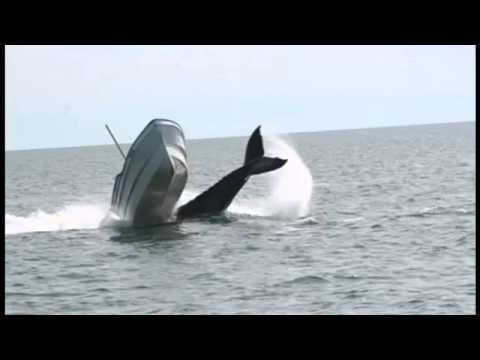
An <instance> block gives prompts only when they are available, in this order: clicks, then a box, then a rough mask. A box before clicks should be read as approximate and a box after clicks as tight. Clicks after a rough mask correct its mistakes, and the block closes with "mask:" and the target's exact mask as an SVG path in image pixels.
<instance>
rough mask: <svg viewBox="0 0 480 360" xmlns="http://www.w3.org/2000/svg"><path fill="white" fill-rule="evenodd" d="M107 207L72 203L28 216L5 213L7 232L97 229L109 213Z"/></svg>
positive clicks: (38, 211)
mask: <svg viewBox="0 0 480 360" xmlns="http://www.w3.org/2000/svg"><path fill="white" fill-rule="evenodd" d="M107 210H108V209H107V207H106V206H102V205H98V204H89V205H85V204H72V205H67V206H65V207H63V208H62V209H61V210H59V211H57V212H53V213H48V212H45V211H42V210H37V211H35V212H33V213H31V214H29V215H27V216H15V215H11V214H6V215H5V234H18V233H26V232H36V231H59V230H70V229H95V228H97V227H98V226H99V225H100V222H101V221H102V219H103V217H104V216H105V214H106V213H107Z"/></svg>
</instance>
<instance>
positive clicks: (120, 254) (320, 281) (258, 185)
mask: <svg viewBox="0 0 480 360" xmlns="http://www.w3.org/2000/svg"><path fill="white" fill-rule="evenodd" d="M264 135H265V148H266V152H267V153H269V154H272V155H276V156H281V157H286V158H288V159H289V161H288V163H287V164H286V165H285V167H284V168H282V169H280V170H278V171H275V172H272V173H270V174H265V175H259V176H254V177H252V178H251V179H250V180H249V182H248V184H247V185H246V186H245V187H244V188H243V189H242V191H241V192H240V193H239V195H238V197H237V198H236V199H235V201H234V203H233V204H232V205H231V207H230V208H229V210H228V211H227V212H226V213H225V215H223V216H214V217H210V218H206V219H202V220H189V221H184V222H181V223H176V224H168V225H162V226H158V227H154V228H149V229H142V230H135V229H129V228H115V227H107V228H101V227H99V224H100V221H101V220H102V218H103V216H104V215H105V214H106V212H107V210H108V205H109V202H110V195H111V191H112V187H113V178H114V176H115V175H116V174H117V173H118V172H119V171H120V169H121V166H122V158H121V157H120V155H119V153H118V152H117V150H116V148H115V147H114V146H113V145H112V146H111V145H108V146H93V147H80V148H67V149H44V150H28V151H12V152H6V153H5V160H6V164H5V171H6V179H5V180H6V183H5V307H6V309H5V310H6V313H7V314H473V313H474V312H475V123H474V122H469V123H456V124H437V125H423V126H410V127H392V128H379V129H362V130H345V131H330V132H317V133H302V134H290V135H286V136H282V137H278V136H268V135H269V134H264ZM134 136H135V135H132V137H134ZM187 137H188V134H187ZM246 141H247V138H246V137H244V138H223V139H205V140H191V141H188V142H187V151H188V154H189V159H188V160H189V164H190V177H189V181H188V184H187V188H186V190H185V192H184V194H183V196H182V199H181V200H180V203H182V202H185V201H186V200H188V199H189V198H192V197H193V196H195V195H196V194H198V193H199V192H200V191H202V190H204V189H206V188H207V187H208V186H210V185H212V184H213V183H214V182H215V181H217V180H218V179H220V178H221V177H222V176H223V175H225V174H226V173H227V172H229V171H231V170H233V169H234V168H235V167H236V166H239V165H240V164H241V163H242V161H243V157H244V151H245V145H246ZM124 148H125V150H127V149H128V145H125V146H124Z"/></svg>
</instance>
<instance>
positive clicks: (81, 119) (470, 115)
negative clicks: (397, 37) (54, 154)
mask: <svg viewBox="0 0 480 360" xmlns="http://www.w3.org/2000/svg"><path fill="white" fill-rule="evenodd" d="M5 76H6V79H5V90H6V94H5V105H6V109H5V116H6V118H5V145H6V149H7V150H14V149H30V148H54V147H67V146H81V145H94V144H107V143H111V141H110V138H109V137H108V134H107V132H106V131H105V129H104V124H105V123H108V124H109V125H110V127H111V129H112V131H113V132H114V133H115V135H116V136H117V138H118V141H119V142H120V143H130V142H132V141H133V140H134V139H135V137H136V136H137V135H138V133H139V132H140V131H141V130H142V128H143V127H144V126H145V125H146V123H147V122H148V121H149V120H151V119H153V118H170V119H173V120H175V121H177V122H178V123H180V125H181V126H182V127H183V129H184V130H185V133H186V136H187V138H205V137H223V136H247V135H249V133H250V132H251V131H252V130H253V129H254V128H255V127H256V126H257V125H259V124H262V125H263V129H264V133H286V132H301V131H321V130H332V129H350V128H368V127H378V126H393V125H409V124H426V123H440V122H459V121H474V120H475V47H474V46H101V45H96V46H6V49H5Z"/></svg>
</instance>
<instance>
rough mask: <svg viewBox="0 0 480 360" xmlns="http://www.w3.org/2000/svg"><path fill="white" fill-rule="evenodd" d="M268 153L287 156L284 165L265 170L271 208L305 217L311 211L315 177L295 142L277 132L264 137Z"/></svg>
mask: <svg viewBox="0 0 480 360" xmlns="http://www.w3.org/2000/svg"><path fill="white" fill-rule="evenodd" d="M265 153H266V155H269V156H278V157H280V158H285V159H288V162H287V163H286V164H285V166H283V167H282V168H280V169H278V170H276V171H272V172H271V173H268V174H266V176H267V177H268V180H269V183H270V195H269V197H268V201H267V204H268V210H269V212H270V213H271V214H272V215H276V216H282V217H305V216H308V215H309V214H310V203H311V198H312V193H313V178H312V174H311V173H310V170H309V169H308V167H307V166H306V165H305V163H304V162H303V160H302V158H301V157H300V155H299V154H298V153H297V152H296V151H295V148H294V147H293V145H291V144H289V143H288V142H287V140H286V139H282V138H280V137H278V136H271V137H267V138H265Z"/></svg>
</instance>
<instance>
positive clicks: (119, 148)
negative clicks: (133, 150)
mask: <svg viewBox="0 0 480 360" xmlns="http://www.w3.org/2000/svg"><path fill="white" fill-rule="evenodd" d="M105 127H106V128H107V130H108V133H109V134H110V136H111V137H112V139H113V141H114V142H115V145H117V149H118V151H120V154H122V156H123V159H124V160H125V154H124V153H123V151H122V148H121V147H120V145H118V142H117V139H115V136H113V134H112V132H111V131H110V128H109V127H108V125H107V124H105Z"/></svg>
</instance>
